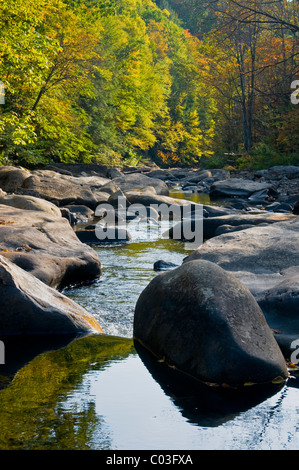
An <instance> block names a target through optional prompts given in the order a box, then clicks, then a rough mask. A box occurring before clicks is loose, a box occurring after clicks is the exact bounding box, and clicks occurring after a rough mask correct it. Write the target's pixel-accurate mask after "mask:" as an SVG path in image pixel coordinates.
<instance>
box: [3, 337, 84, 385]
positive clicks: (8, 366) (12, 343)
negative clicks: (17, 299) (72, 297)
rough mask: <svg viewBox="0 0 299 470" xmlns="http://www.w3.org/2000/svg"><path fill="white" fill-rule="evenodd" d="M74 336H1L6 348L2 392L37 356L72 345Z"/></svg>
mask: <svg viewBox="0 0 299 470" xmlns="http://www.w3.org/2000/svg"><path fill="white" fill-rule="evenodd" d="M75 338H76V336H74V335H49V336H48V335H42V336H39V335H34V336H30V335H28V336H27V335H26V336H7V337H4V336H1V341H3V343H4V346H5V363H4V364H1V365H0V390H1V389H2V388H5V387H7V386H8V385H9V384H10V382H11V381H12V380H13V378H14V376H15V375H16V373H17V372H18V371H19V370H20V369H21V368H22V367H24V366H25V364H28V363H29V362H30V361H32V360H33V359H34V358H35V357H36V356H38V355H40V354H42V353H44V352H47V351H53V350H56V349H60V348H64V347H65V346H67V345H68V344H70V343H71V342H72V341H73V340H74V339H75Z"/></svg>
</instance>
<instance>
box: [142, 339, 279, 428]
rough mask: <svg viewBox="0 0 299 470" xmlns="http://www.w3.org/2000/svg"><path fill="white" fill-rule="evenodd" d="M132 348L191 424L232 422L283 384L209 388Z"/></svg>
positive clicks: (211, 425)
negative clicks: (240, 387)
mask: <svg viewBox="0 0 299 470" xmlns="http://www.w3.org/2000/svg"><path fill="white" fill-rule="evenodd" d="M134 347H135V349H136V351H137V353H138V355H139V357H140V359H141V361H142V362H143V364H144V365H145V367H146V368H147V369H148V371H149V372H150V374H151V375H152V377H153V379H154V380H155V381H156V382H157V383H158V384H159V385H160V387H161V388H162V390H163V391H164V393H165V394H166V395H168V396H169V397H170V398H171V399H172V401H173V403H174V404H175V406H177V407H178V409H179V410H180V412H181V414H182V416H183V417H185V418H186V419H187V420H188V421H189V422H190V423H191V424H195V425H198V426H204V427H217V426H219V425H221V424H223V423H225V422H228V421H231V420H233V419H234V418H235V417H236V416H237V415H239V414H240V413H242V412H245V411H247V410H249V409H250V408H253V407H255V406H257V405H258V404H260V403H262V402H263V401H265V400H267V399H268V398H270V397H271V396H273V395H275V394H276V393H278V392H279V391H280V390H281V389H282V388H283V385H273V384H270V385H267V386H266V385H263V386H262V385H255V386H251V387H246V388H244V389H242V390H234V389H220V388H215V387H210V386H207V385H205V384H202V383H201V382H199V381H197V380H195V379H193V378H192V377H189V376H188V375H186V374H184V373H182V372H180V371H178V370H174V369H170V368H169V367H168V366H167V365H165V364H164V363H161V362H158V360H157V358H155V357H154V356H153V355H152V354H151V353H150V352H149V351H148V350H146V349H145V348H144V347H143V346H141V345H140V343H138V342H137V341H135V342H134Z"/></svg>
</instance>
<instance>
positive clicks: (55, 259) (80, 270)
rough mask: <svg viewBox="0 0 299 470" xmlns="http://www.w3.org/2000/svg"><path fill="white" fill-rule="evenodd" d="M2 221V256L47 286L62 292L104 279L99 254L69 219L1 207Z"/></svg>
mask: <svg viewBox="0 0 299 470" xmlns="http://www.w3.org/2000/svg"><path fill="white" fill-rule="evenodd" d="M0 220H1V225H0V252H1V254H2V255H3V256H5V257H6V258H8V259H10V260H11V261H13V262H14V263H15V264H17V265H18V266H20V267H21V268H22V269H24V270H25V271H27V272H30V273H31V274H33V275H35V276H36V277H37V278H38V279H40V280H41V281H43V282H44V283H45V284H47V285H49V286H51V287H55V288H58V289H61V288H63V287H66V286H69V285H73V284H79V283H82V282H86V281H92V280H94V279H96V278H98V277H99V276H100V275H101V262H100V260H99V257H98V255H97V253H96V252H95V251H94V250H93V249H92V248H90V247H88V246H87V245H85V244H83V243H81V242H80V241H79V240H78V238H77V237H76V234H75V232H74V231H73V229H72V227H71V226H70V224H69V222H68V221H67V220H66V219H65V218H63V217H56V216H54V215H50V214H49V213H47V212H42V211H37V210H34V211H33V210H26V211H24V210H22V209H18V208H14V207H10V206H6V205H0Z"/></svg>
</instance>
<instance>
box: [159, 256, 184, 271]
mask: <svg viewBox="0 0 299 470" xmlns="http://www.w3.org/2000/svg"><path fill="white" fill-rule="evenodd" d="M174 268H178V265H177V264H174V263H171V262H170V261H165V260H163V259H159V260H158V261H156V262H155V263H154V270H155V271H169V270H170V269H174Z"/></svg>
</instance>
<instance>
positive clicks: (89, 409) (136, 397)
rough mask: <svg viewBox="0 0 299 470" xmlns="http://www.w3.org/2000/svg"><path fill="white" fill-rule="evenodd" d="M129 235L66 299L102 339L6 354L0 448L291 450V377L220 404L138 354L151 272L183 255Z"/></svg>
mask: <svg viewBox="0 0 299 470" xmlns="http://www.w3.org/2000/svg"><path fill="white" fill-rule="evenodd" d="M131 228H132V229H133V241H132V242H130V243H128V244H123V245H118V246H117V245H110V246H102V247H99V248H96V250H97V252H98V254H99V257H100V259H101V262H102V265H103V276H102V278H101V279H99V280H97V281H96V282H94V283H92V284H90V285H86V286H82V287H78V288H72V289H68V290H66V291H65V292H64V293H65V294H66V295H67V296H69V297H70V298H72V299H73V300H75V301H76V302H78V303H79V304H80V305H82V306H83V307H85V308H86V309H87V310H88V311H89V312H91V313H92V314H93V315H94V316H95V317H96V318H97V319H98V321H99V323H100V324H101V326H102V328H103V329H104V331H105V335H95V336H89V337H85V338H80V339H76V340H75V341H73V340H70V341H69V342H68V341H67V340H65V343H64V344H61V342H60V343H59V342H58V343H57V345H53V344H49V345H45V344H44V343H43V344H39V343H38V341H36V340H34V339H32V340H27V341H25V342H24V344H22V345H20V343H16V344H12V345H11V346H9V347H8V349H9V348H10V349H9V351H14V352H15V361H14V362H13V363H12V364H10V365H9V367H8V370H7V372H6V375H4V376H3V377H2V378H1V380H2V382H3V383H2V385H3V386H4V388H3V389H2V390H1V391H0V449H10V450H14V449H18V450H19V449H22V450H29V449H34V450H37V449H44V450H46V449H50V450H60V449H67V450H104V449H105V450H142V449H143V450H184V449H185V450H268V449H272V450H280V449H288V450H290V449H298V448H299V425H298V421H299V390H298V381H299V379H295V378H290V379H289V380H288V382H287V384H286V385H285V386H284V387H283V388H277V389H274V390H271V392H270V393H268V392H267V393H265V394H264V395H263V396H259V397H253V396H249V398H248V397H245V399H244V400H243V399H241V400H240V399H239V398H238V397H232V398H230V401H229V403H227V400H226V399H225V398H224V399H223V397H222V398H220V399H219V397H217V396H214V395H213V392H210V391H209V393H208V394H207V393H206V391H202V392H200V391H199V392H198V393H196V394H193V393H192V390H191V391H190V389H189V388H188V387H187V386H186V388H183V389H182V383H180V380H179V378H178V382H175V383H172V382H171V380H170V381H169V380H168V378H167V371H165V370H164V369H163V366H161V367H162V369H159V367H160V366H158V369H156V366H157V364H153V363H151V360H148V358H147V357H146V356H143V353H142V351H141V352H140V351H138V352H137V351H136V349H135V347H134V344H133V341H132V332H133V317H134V307H135V303H136V301H137V299H138V296H139V295H140V293H141V292H142V290H143V289H144V288H145V287H146V286H147V284H148V283H149V282H150V280H151V279H152V278H153V277H154V276H156V275H157V274H158V273H157V272H155V271H154V269H153V264H154V263H155V261H157V260H161V259H164V260H166V261H170V262H172V263H175V264H180V263H181V262H182V260H183V259H184V257H185V256H186V255H188V252H186V251H185V248H184V244H182V243H181V242H177V241H172V240H168V239H163V238H161V236H160V235H161V232H159V231H158V229H157V227H155V226H153V227H151V235H150V237H149V231H148V227H146V228H141V229H140V228H139V229H137V228H136V230H134V227H133V226H132V227H131ZM60 341H61V340H60ZM16 351H17V352H16ZM5 381H7V383H5ZM0 385H1V381H0Z"/></svg>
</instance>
